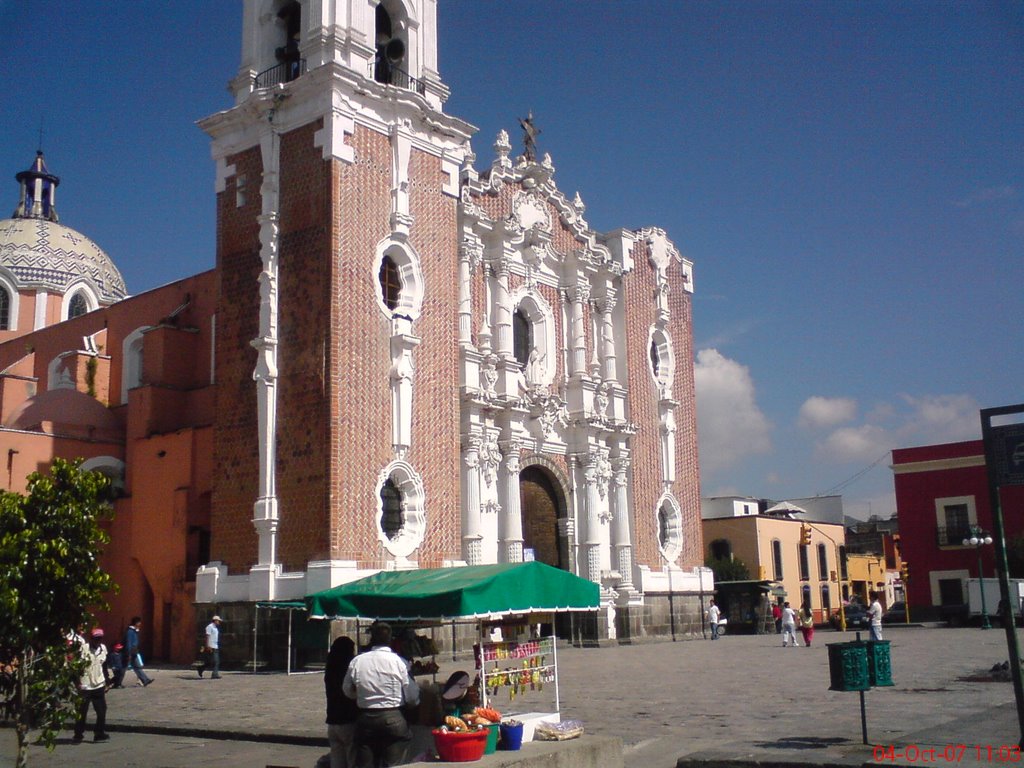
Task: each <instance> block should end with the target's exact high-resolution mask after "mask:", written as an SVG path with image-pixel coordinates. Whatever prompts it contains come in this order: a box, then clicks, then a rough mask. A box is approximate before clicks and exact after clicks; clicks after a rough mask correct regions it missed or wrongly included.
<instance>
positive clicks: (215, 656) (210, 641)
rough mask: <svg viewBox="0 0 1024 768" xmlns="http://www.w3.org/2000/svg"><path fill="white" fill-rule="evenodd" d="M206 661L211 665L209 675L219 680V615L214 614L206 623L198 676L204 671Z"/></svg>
mask: <svg viewBox="0 0 1024 768" xmlns="http://www.w3.org/2000/svg"><path fill="white" fill-rule="evenodd" d="M207 662H209V663H210V665H211V666H212V667H213V674H212V675H210V677H211V678H212V679H214V680H220V616H214V617H213V618H212V619H210V623H209V624H207V625H206V644H205V647H204V653H203V663H202V664H200V665H199V669H198V670H197V671H198V672H199V676H200V677H202V676H203V672H205V671H206V665H207Z"/></svg>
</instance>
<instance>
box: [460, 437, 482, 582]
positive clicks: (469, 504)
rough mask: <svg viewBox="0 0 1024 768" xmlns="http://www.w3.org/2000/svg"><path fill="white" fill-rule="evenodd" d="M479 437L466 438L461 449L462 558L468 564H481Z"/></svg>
mask: <svg viewBox="0 0 1024 768" xmlns="http://www.w3.org/2000/svg"><path fill="white" fill-rule="evenodd" d="M479 451H480V438H479V437H477V436H476V435H472V436H470V437H469V438H468V439H467V440H466V446H465V448H464V449H463V451H462V476H463V479H464V482H465V485H464V487H465V494H466V495H465V497H464V498H465V503H464V504H463V505H462V559H463V560H465V561H466V562H467V563H469V564H470V565H481V564H482V562H483V555H482V552H481V539H482V538H483V537H482V536H481V534H480V454H479Z"/></svg>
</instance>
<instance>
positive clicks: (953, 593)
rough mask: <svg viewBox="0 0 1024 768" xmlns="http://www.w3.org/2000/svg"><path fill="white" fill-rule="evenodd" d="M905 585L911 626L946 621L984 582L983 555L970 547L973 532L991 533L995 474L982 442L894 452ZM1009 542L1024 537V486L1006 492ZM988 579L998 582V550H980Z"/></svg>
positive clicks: (1005, 520) (1005, 517) (989, 547)
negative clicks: (971, 585)
mask: <svg viewBox="0 0 1024 768" xmlns="http://www.w3.org/2000/svg"><path fill="white" fill-rule="evenodd" d="M892 459H893V462H892V470H893V475H894V481H895V486H896V510H897V515H898V517H899V530H900V535H901V542H900V543H901V549H902V556H903V560H904V562H906V563H907V565H908V571H909V579H908V583H907V584H905V585H904V587H905V590H906V593H907V602H908V604H909V605H910V613H911V618H912V619H929V618H940V617H942V616H943V615H944V614H945V613H947V612H949V611H952V610H954V609H955V607H957V606H962V605H964V604H965V603H966V602H967V579H968V578H978V554H979V552H978V550H976V549H975V548H974V547H972V546H964V545H963V540H964V538H965V537H968V536H970V535H971V532H972V530H973V529H974V528H980V529H982V530H983V531H985V532H987V533H992V508H991V504H990V503H989V487H988V474H987V468H986V465H985V452H984V448H983V444H982V441H981V440H970V441H967V442H963V443H946V444H943V445H927V446H921V447H919V448H899V449H896V450H894V451H893V452H892ZM1001 499H1002V510H1003V525H1004V527H1005V532H1006V539H1007V541H1011V540H1012V539H1014V538H1017V537H1019V536H1021V535H1022V534H1024V486H1014V487H1008V488H1004V489H1003V490H1002V495H1001ZM980 554H981V568H982V576H983V577H986V578H987V577H994V576H995V559H994V548H993V547H991V546H982V547H981V548H980Z"/></svg>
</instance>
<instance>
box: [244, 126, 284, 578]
mask: <svg viewBox="0 0 1024 768" xmlns="http://www.w3.org/2000/svg"><path fill="white" fill-rule="evenodd" d="M260 149H261V151H262V155H263V169H264V170H263V182H262V185H261V187H260V195H261V197H262V200H263V208H262V212H261V214H260V216H259V217H258V218H257V221H258V222H259V225H260V259H261V261H262V262H263V270H262V271H261V272H260V276H259V295H260V316H259V323H260V327H259V335H258V336H257V337H256V338H255V339H253V340H252V342H251V344H252V346H253V347H254V348H255V349H256V353H257V354H256V368H255V369H254V370H253V374H252V377H253V379H254V380H255V382H256V421H257V428H258V438H257V439H258V453H259V461H260V467H259V489H258V492H257V498H256V502H255V504H254V505H253V525H254V527H255V528H256V535H257V538H258V541H259V543H258V554H257V561H256V568H257V569H261V570H264V571H267V572H269V571H271V570H272V569H273V568H274V566H275V565H276V562H277V527H278V504H277V480H276V476H277V455H276V450H275V448H276V445H277V342H278V338H277V291H278V282H277V270H278V248H279V241H278V229H279V221H278V199H279V186H278V185H279V183H280V181H279V178H278V161H279V158H278V140H277V135H276V133H274V129H273V126H270V127H269V130H268V131H267V133H266V134H265V135H264V136H263V138H262V140H261V143H260ZM267 589H268V591H269V592H271V593H272V592H273V586H272V584H270V585H268V587H267ZM266 597H268V598H269V597H273V594H268V595H267V596H266Z"/></svg>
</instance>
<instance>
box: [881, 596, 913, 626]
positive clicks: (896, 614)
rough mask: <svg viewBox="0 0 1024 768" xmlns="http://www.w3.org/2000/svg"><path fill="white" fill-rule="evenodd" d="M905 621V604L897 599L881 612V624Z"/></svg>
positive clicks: (902, 622) (903, 622)
mask: <svg viewBox="0 0 1024 768" xmlns="http://www.w3.org/2000/svg"><path fill="white" fill-rule="evenodd" d="M906 621H907V604H906V603H905V602H903V601H902V600H897V601H896V602H894V603H893V604H892V605H890V606H889V610H887V611H886V612H885V613H883V614H882V623H883V624H905V623H906Z"/></svg>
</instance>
